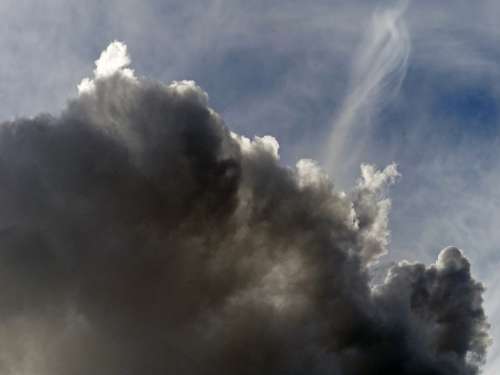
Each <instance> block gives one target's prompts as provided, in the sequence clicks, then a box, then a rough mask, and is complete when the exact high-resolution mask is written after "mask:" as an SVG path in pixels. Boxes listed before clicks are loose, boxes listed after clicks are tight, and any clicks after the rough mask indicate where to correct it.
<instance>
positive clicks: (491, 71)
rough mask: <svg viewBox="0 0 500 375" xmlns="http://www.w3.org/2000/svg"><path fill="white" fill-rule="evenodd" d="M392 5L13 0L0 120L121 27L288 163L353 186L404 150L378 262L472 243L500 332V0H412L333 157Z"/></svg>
mask: <svg viewBox="0 0 500 375" xmlns="http://www.w3.org/2000/svg"><path fill="white" fill-rule="evenodd" d="M397 6H399V5H398V3H397V2H391V1H364V0H356V1H348V0H330V1H326V0H317V1H311V2H300V1H293V0H281V1H260V0H259V1H252V2H248V1H242V0H241V1H240V0H232V1H223V0H206V1H200V0H185V1H174V0H169V1H159V0H158V1H155V0H148V1H132V0H122V1H118V0H110V1H98V0H89V1H85V2H76V1H72V0H71V1H64V0H46V1H44V2H37V1H33V0H26V1H14V0H4V1H2V2H1V4H0V12H1V14H2V15H3V16H4V17H3V23H2V25H1V26H0V52H1V56H2V59H0V82H1V85H0V101H1V103H2V105H1V106H0V119H1V120H8V119H12V118H16V117H20V116H32V115H35V114H37V113H39V112H53V113H54V112H55V113H57V112H58V111H60V110H61V109H62V108H63V106H64V104H65V102H66V100H67V99H68V98H70V97H74V96H76V94H77V91H76V85H77V83H78V82H80V80H81V79H82V78H83V77H87V76H90V75H91V71H92V70H93V69H94V64H93V61H94V60H95V59H96V58H97V57H98V56H99V53H100V51H101V50H103V49H104V48H105V47H106V46H107V45H108V44H109V43H110V42H111V41H113V40H115V39H116V40H120V41H123V42H124V43H125V44H127V46H128V49H129V52H130V55H131V57H132V60H133V68H134V69H135V71H136V74H137V75H139V76H146V77H148V78H150V79H157V80H161V81H164V82H170V81H171V80H180V79H194V80H195V81H196V82H197V83H198V84H199V85H200V86H201V87H202V88H203V89H205V90H206V91H207V92H208V94H209V96H210V105H211V106H212V107H213V108H214V109H215V110H217V111H218V112H219V113H221V115H222V116H223V118H224V120H225V122H226V123H227V125H228V126H229V127H230V128H231V129H234V130H235V131H237V132H239V133H242V134H246V135H248V136H253V135H260V136H262V135H265V134H271V135H273V136H275V137H276V138H277V139H278V140H279V141H280V145H281V148H280V154H281V158H282V162H283V163H285V164H289V165H294V164H295V162H296V161H297V160H298V159H300V158H312V159H316V160H318V161H319V162H320V163H322V164H324V165H325V166H327V169H329V170H328V172H329V174H330V175H332V176H333V178H334V181H335V182H336V183H337V184H338V186H339V187H341V188H344V189H346V188H348V187H349V186H351V185H352V183H353V181H354V179H355V178H356V177H357V175H358V174H359V169H358V168H357V167H355V168H353V166H359V164H361V163H363V162H368V163H374V164H376V165H378V166H380V167H383V166H385V165H387V164H389V163H391V162H393V161H394V162H396V163H397V164H398V165H399V171H400V173H401V174H402V177H401V179H400V181H399V183H398V184H397V185H396V186H394V187H393V189H392V194H391V198H392V214H391V231H392V242H391V253H390V255H389V256H387V257H386V258H385V259H384V260H382V262H386V263H387V262H391V261H397V260H401V259H410V260H419V261H425V262H427V263H428V262H432V261H433V260H434V259H435V257H436V255H437V254H438V252H439V251H440V250H441V249H442V248H443V247H445V246H448V245H455V246H458V247H460V248H462V249H463V250H464V252H465V253H466V254H467V256H468V257H469V258H470V259H471V261H472V264H473V272H474V274H475V275H476V277H477V278H478V279H480V280H481V281H483V282H484V283H485V285H486V286H487V288H488V291H487V294H486V307H487V310H488V313H489V316H490V321H491V324H492V335H493V337H494V338H496V339H497V341H499V340H500V305H499V303H498V302H497V301H500V293H498V292H497V290H496V285H498V282H499V281H500V280H499V278H500V277H499V276H498V272H497V269H498V267H499V266H500V253H499V249H498V246H499V245H498V244H499V243H500V232H499V231H498V227H499V225H500V192H499V190H498V188H497V186H498V184H499V183H500V164H499V162H498V160H499V142H500V137H499V136H500V127H499V126H500V123H499V116H500V108H499V97H500V23H498V19H499V18H500V3H498V2H497V1H495V0H479V1H475V2H471V1H465V0H457V1H451V0H439V1H436V0H434V1H431V0H421V1H414V2H410V3H409V4H408V6H407V8H406V10H405V11H404V13H402V14H401V15H400V18H398V22H399V26H398V27H400V28H401V29H398V30H399V32H401V30H404V31H405V32H407V35H408V39H407V40H404V41H402V42H401V41H397V43H399V44H396V45H394V46H392V47H391V48H407V56H406V57H407V60H406V62H405V64H404V66H400V69H401V70H400V71H398V72H394V71H393V69H392V70H391V67H390V66H389V67H388V71H387V76H386V77H385V78H384V79H383V80H382V83H381V84H380V85H379V86H378V87H377V88H376V89H375V90H373V91H372V92H371V94H372V95H371V96H370V98H369V100H368V101H367V102H366V103H361V104H360V106H359V107H357V108H356V117H355V119H354V120H352V121H351V122H352V124H354V125H352V124H351V123H349V126H350V127H351V130H349V134H350V135H348V136H346V138H345V139H344V142H343V149H342V152H341V153H340V154H337V155H336V160H335V163H334V164H329V162H328V160H327V159H328V158H327V157H326V156H325V148H326V149H328V141H327V140H328V138H329V136H330V134H331V132H332V129H335V127H336V126H338V119H339V118H341V116H342V113H343V111H344V110H345V105H346V104H345V103H346V100H347V99H346V98H348V97H349V95H350V94H351V93H352V92H353V91H355V88H356V79H353V77H355V76H356V74H357V73H356V71H355V70H356V68H355V67H356V64H358V65H359V64H361V65H362V66H363V64H367V65H366V67H365V68H363V67H362V68H361V69H365V70H364V71H363V72H364V73H366V72H368V73H369V74H372V73H373V72H372V71H371V70H370V67H372V61H371V60H369V61H367V62H366V61H365V62H363V61H362V59H363V56H364V53H365V52H366V50H367V49H368V48H370V46H371V44H370V43H371V42H370V40H372V39H371V37H372V36H373V35H372V33H373V32H374V31H377V30H379V29H377V27H378V26H376V25H375V26H374V22H375V21H374V15H376V14H380V13H381V12H384V11H385V10H387V9H394V8H395V7H397ZM377 12H378V13H377ZM374 27H375V28H374ZM382 31H383V30H382ZM401 43H405V44H404V45H403V46H401ZM377 51H378V50H377ZM377 51H375V52H377ZM373 56H376V54H375V55H373ZM384 61H385V60H384ZM384 61H383V62H384ZM382 66H384V65H383V64H382ZM384 68H385V66H384ZM392 68H394V67H392ZM363 72H362V73H363ZM364 73H363V74H364ZM394 74H396V75H397V77H396V78H397V79H398V80H400V81H398V83H397V84H395V83H394V76H393V75H394ZM353 82H354V83H353ZM351 125H352V126H351ZM499 369H500V348H499V347H498V344H493V346H492V348H491V350H490V359H489V361H488V363H487V364H486V366H485V374H487V375H493V374H496V373H498V370H499Z"/></svg>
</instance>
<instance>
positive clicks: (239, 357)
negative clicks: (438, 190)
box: [0, 43, 489, 375]
mask: <svg viewBox="0 0 500 375" xmlns="http://www.w3.org/2000/svg"><path fill="white" fill-rule="evenodd" d="M123 49H124V46H123V45H121V44H119V43H114V44H112V45H111V46H110V48H108V50H107V51H106V52H105V53H103V56H102V57H101V59H100V60H99V61H98V62H97V63H98V67H97V69H96V71H95V78H94V79H93V80H85V81H83V82H82V84H81V85H80V95H79V97H78V98H77V99H75V100H73V101H71V102H70V103H69V105H68V107H67V108H66V110H65V111H64V112H63V113H62V114H61V115H60V116H57V117H53V116H48V115H41V116H38V117H36V118H33V119H19V120H16V121H13V122H9V123H4V124H2V125H1V126H0V207H1V210H0V285H1V293H0V332H1V336H0V373H1V374H5V375H19V374H37V375H49V374H50V375H84V374H85V375H88V374H94V375H101V374H102V375H115V374H116V375H118V374H120V375H123V374H152V375H156V374H193V375H197V374H287V375H291V374H294V375H299V374H318V375H319V374H339V375H340V374H342V375H344V374H345V375H354V374H360V375H361V374H363V375H366V374H374V375H375V374H399V375H403V374H413V375H417V374H419V375H424V374H425V375H431V374H432V375H434V374H435V375H448V374H449V375H462V374H463V375H471V374H477V373H478V371H479V370H478V368H479V366H480V365H481V363H482V362H483V360H484V357H485V350H486V347H487V344H488V341H489V338H488V335H487V330H488V324H487V322H486V318H485V314H484V311H483V308H482V293H483V286H482V285H481V284H480V283H478V282H476V281H475V280H474V279H473V278H472V277H471V273H470V266H469V263H468V261H467V259H466V258H465V257H464V256H463V254H462V253H461V252H460V250H458V249H456V248H451V247H450V248H447V249H444V250H443V251H442V252H441V254H440V255H439V258H438V260H437V262H436V264H434V265H431V266H430V267H426V266H424V265H422V264H409V263H401V264H399V265H396V266H394V267H393V268H392V269H391V270H390V272H389V273H388V275H387V278H386V280H385V281H384V282H383V283H382V284H381V285H378V286H372V285H371V284H372V281H371V279H370V277H369V270H370V264H371V263H373V262H375V261H376V260H377V259H378V258H379V257H380V256H381V255H382V254H384V252H385V251H386V246H387V241H388V230H387V214H388V210H389V203H390V202H389V200H388V199H387V198H386V197H385V188H386V186H387V185H388V184H390V183H391V182H392V181H393V180H394V179H395V178H396V177H397V171H396V169H395V167H394V166H389V167H387V168H386V169H385V170H383V171H377V170H375V169H374V168H373V167H371V166H363V167H362V176H361V178H360V180H359V183H358V185H357V186H356V187H355V188H354V189H353V191H352V192H350V193H348V194H345V193H340V192H336V191H335V190H334V189H333V186H332V184H331V182H330V181H329V179H328V177H327V176H326V175H325V174H323V172H321V170H320V168H319V167H318V166H317V165H316V164H315V163H314V162H312V161H310V160H302V161H300V162H299V163H298V164H297V167H296V168H294V169H291V168H285V167H283V166H280V164H279V160H278V144H277V142H276V141H275V140H274V139H273V138H272V137H263V138H258V137H256V138H255V139H254V140H253V141H251V140H249V139H247V138H244V137H240V136H238V135H236V134H233V133H231V132H230V131H229V130H228V129H227V128H226V127H225V126H224V124H223V123H222V121H221V119H220V118H219V116H218V115H217V114H216V113H215V112H213V111H212V110H211V109H209V108H208V107H207V96H206V94H205V93H204V92H203V91H202V90H201V89H200V88H198V87H197V86H196V85H194V84H193V83H191V82H174V83H173V84H171V85H169V86H166V85H164V84H161V83H157V82H150V81H146V80H144V79H139V78H136V77H135V76H134V74H133V72H132V71H131V70H129V69H127V68H126V65H127V64H128V62H129V61H128V57H127V56H126V53H125V51H124V50H123ZM106 54H107V55H106ZM113 64H114V65H113ZM106 67H108V68H109V69H107V70H106V69H105V68H106Z"/></svg>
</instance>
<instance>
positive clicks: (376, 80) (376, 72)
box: [326, 1, 410, 170]
mask: <svg viewBox="0 0 500 375" xmlns="http://www.w3.org/2000/svg"><path fill="white" fill-rule="evenodd" d="M407 7H408V1H402V2H400V3H398V4H396V5H395V6H393V7H389V8H386V9H383V10H381V9H377V10H376V11H375V13H374V15H373V21H372V24H371V26H370V27H369V29H368V30H367V32H366V34H365V36H364V41H363V42H362V44H361V46H360V49H359V52H358V54H357V56H356V58H355V61H354V63H353V69H352V76H351V84H350V88H349V93H348V94H347V96H346V99H345V101H344V103H343V104H342V106H341V108H340V111H339V113H338V114H337V115H336V116H335V119H334V121H333V130H332V132H331V135H330V138H329V140H328V144H327V149H326V165H327V167H328V169H329V170H334V169H335V165H336V164H338V163H339V162H340V160H342V163H343V164H345V162H346V161H349V157H348V156H347V155H345V147H346V145H347V144H349V138H350V137H352V136H353V134H354V133H355V132H356V131H359V130H361V129H363V128H365V127H366V126H367V125H368V124H369V117H370V115H371V114H373V111H374V106H375V105H376V104H380V103H381V102H382V101H384V100H383V98H385V101H386V100H388V99H387V98H390V97H391V96H394V95H395V94H396V93H397V92H398V91H399V88H400V86H401V83H402V82H403V80H404V78H405V75H406V68H407V62H408V57H409V54H410V38H409V34H408V30H407V28H406V24H405V21H404V18H403V16H404V13H405V11H406V9H407ZM363 133H365V132H363Z"/></svg>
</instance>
